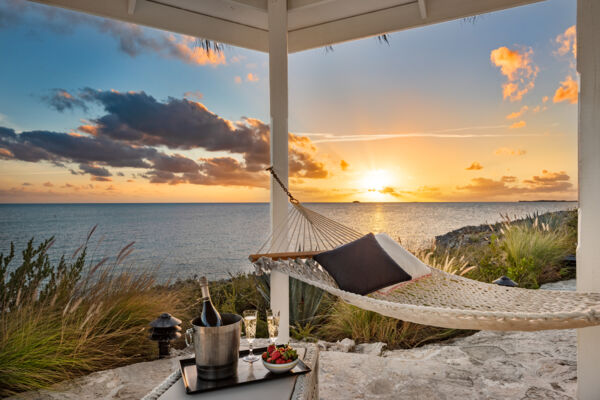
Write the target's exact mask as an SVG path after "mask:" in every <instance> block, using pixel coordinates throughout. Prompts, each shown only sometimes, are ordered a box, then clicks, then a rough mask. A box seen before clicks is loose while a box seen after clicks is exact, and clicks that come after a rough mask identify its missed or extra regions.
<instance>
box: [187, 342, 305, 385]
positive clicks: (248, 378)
mask: <svg viewBox="0 0 600 400" xmlns="http://www.w3.org/2000/svg"><path fill="white" fill-rule="evenodd" d="M265 351H267V348H266V347H260V348H257V349H254V353H255V354H256V355H258V356H259V357H260V356H261V355H262V353H263V352H265ZM247 354H248V350H242V351H240V360H239V361H238V370H237V375H234V376H232V377H231V378H225V379H219V380H217V381H207V380H204V379H201V378H198V372H197V371H196V359H195V358H186V359H183V360H179V366H180V367H181V380H182V381H183V385H184V386H185V391H186V392H187V393H188V394H192V393H202V392H210V391H213V390H219V389H225V388H229V387H233V386H239V385H247V384H250V383H257V382H263V381H269V380H273V379H279V378H285V377H289V376H295V375H302V374H305V373H307V372H310V368H309V367H308V366H307V365H306V364H304V362H302V360H300V361H298V364H296V366H295V367H294V368H292V369H291V371H289V372H286V373H283V374H274V373H272V372H271V371H269V370H268V369H266V368H265V366H264V365H263V363H262V359H259V360H258V361H256V362H254V363H252V367H251V364H250V363H247V362H245V361H244V360H242V357H244V356H246V355H247ZM251 368H252V369H251Z"/></svg>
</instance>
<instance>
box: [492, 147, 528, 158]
mask: <svg viewBox="0 0 600 400" xmlns="http://www.w3.org/2000/svg"><path fill="white" fill-rule="evenodd" d="M526 153H527V151H526V150H522V149H511V148H510V147H500V148H498V149H496V150H495V151H494V154H495V155H497V156H524V155H525V154H526Z"/></svg>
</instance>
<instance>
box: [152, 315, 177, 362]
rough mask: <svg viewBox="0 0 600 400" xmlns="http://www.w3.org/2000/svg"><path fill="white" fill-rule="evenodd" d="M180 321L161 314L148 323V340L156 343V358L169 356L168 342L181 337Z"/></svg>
mask: <svg viewBox="0 0 600 400" xmlns="http://www.w3.org/2000/svg"><path fill="white" fill-rule="evenodd" d="M179 325H181V320H180V319H177V318H175V317H173V316H171V314H169V313H163V314H161V315H160V317H158V318H157V319H155V320H154V321H152V322H150V326H151V328H150V339H151V340H155V341H157V342H158V358H165V357H168V356H169V352H170V349H169V341H171V340H174V339H177V338H179V337H181V333H180V332H181V327H180V326H179Z"/></svg>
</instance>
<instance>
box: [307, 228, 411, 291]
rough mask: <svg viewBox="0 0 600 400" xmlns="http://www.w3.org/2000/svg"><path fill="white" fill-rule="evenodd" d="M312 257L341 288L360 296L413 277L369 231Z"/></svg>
mask: <svg viewBox="0 0 600 400" xmlns="http://www.w3.org/2000/svg"><path fill="white" fill-rule="evenodd" d="M314 259H315V261H317V262H318V263H319V264H321V266H322V267H323V268H325V270H327V272H329V274H330V275H331V276H332V277H333V279H334V280H335V282H336V283H337V284H338V286H339V287H340V289H342V290H345V291H347V292H352V293H356V294H360V295H364V294H367V293H371V292H374V291H376V290H379V289H381V288H384V287H386V286H390V285H393V284H395V283H400V282H405V281H410V280H411V279H412V277H411V276H410V275H409V274H408V273H407V272H406V271H404V270H403V269H402V268H401V267H400V266H399V265H398V264H397V263H396V262H395V261H394V260H393V259H392V257H390V256H389V255H388V254H387V253H386V252H385V250H383V248H382V247H381V246H380V245H379V243H377V240H376V239H375V236H374V235H373V234H372V233H369V234H368V235H365V236H363V237H362V238H360V239H357V240H355V241H353V242H350V243H348V244H345V245H343V246H340V247H337V248H335V249H333V250H329V251H325V252H323V253H320V254H317V255H316V256H314Z"/></svg>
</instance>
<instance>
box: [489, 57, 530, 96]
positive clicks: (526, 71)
mask: <svg viewBox="0 0 600 400" xmlns="http://www.w3.org/2000/svg"><path fill="white" fill-rule="evenodd" d="M532 56H533V49H531V48H528V49H526V48H524V49H522V50H511V49H509V48H508V47H506V46H502V47H498V48H497V49H494V50H492V52H491V53H490V60H491V62H492V64H494V65H495V66H496V67H499V68H500V72H501V73H502V75H504V76H505V77H506V82H505V83H504V84H503V85H502V96H503V98H504V99H509V100H510V101H518V100H521V99H522V98H523V96H524V95H525V94H526V93H527V92H529V91H530V90H531V89H533V87H534V86H535V83H534V82H535V78H536V77H537V74H538V71H539V68H538V67H537V66H536V65H535V64H533V61H532V60H531V57H532Z"/></svg>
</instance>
